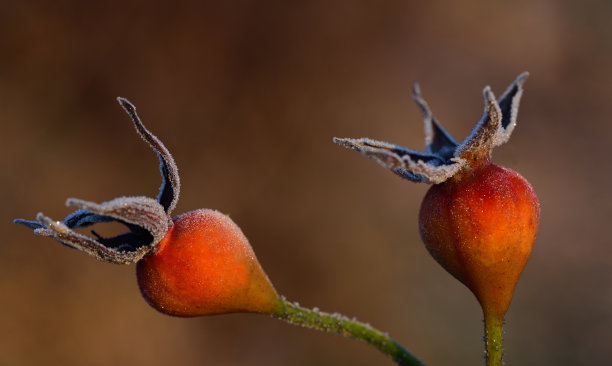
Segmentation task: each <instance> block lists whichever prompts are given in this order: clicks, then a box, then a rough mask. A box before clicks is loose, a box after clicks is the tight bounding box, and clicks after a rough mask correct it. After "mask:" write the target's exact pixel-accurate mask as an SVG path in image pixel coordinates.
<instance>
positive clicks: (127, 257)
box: [16, 213, 150, 264]
mask: <svg viewBox="0 0 612 366" xmlns="http://www.w3.org/2000/svg"><path fill="white" fill-rule="evenodd" d="M36 220H37V222H38V223H39V224H40V227H38V228H36V229H34V234H36V235H40V236H48V237H51V238H53V239H55V240H57V241H58V242H60V243H62V244H64V245H66V246H68V247H71V248H74V249H78V250H80V251H82V252H85V253H87V254H89V255H90V256H92V257H94V258H96V259H97V260H99V261H102V262H107V263H113V264H130V263H135V262H137V261H139V260H140V259H141V258H142V257H144V256H145V255H146V254H147V253H148V252H149V251H150V247H148V246H142V247H132V246H131V245H129V244H127V243H126V244H124V245H120V246H116V247H111V246H107V245H104V244H103V243H100V242H99V241H97V240H95V239H93V238H91V237H89V236H87V235H83V234H80V233H77V232H75V231H73V230H72V229H70V228H69V227H68V226H67V225H66V224H65V223H63V222H61V221H54V220H53V219H51V218H49V217H47V216H45V215H43V214H42V213H39V214H38V215H36ZM17 221H18V220H16V222H17ZM22 221H25V220H22ZM18 223H22V222H18Z"/></svg>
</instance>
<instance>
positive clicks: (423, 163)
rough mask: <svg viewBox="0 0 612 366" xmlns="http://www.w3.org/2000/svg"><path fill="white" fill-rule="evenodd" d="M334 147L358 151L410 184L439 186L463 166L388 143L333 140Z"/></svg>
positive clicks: (453, 160)
mask: <svg viewBox="0 0 612 366" xmlns="http://www.w3.org/2000/svg"><path fill="white" fill-rule="evenodd" d="M333 141H334V142H335V143H337V144H339V145H341V146H344V147H346V148H350V149H352V150H355V151H358V152H360V153H361V154H363V155H365V156H367V157H369V158H370V159H372V160H374V161H376V162H377V163H379V164H380V165H382V166H384V167H386V168H388V169H391V171H393V172H394V173H395V174H397V175H399V176H400V177H402V178H405V179H408V180H411V181H413V182H423V183H441V182H443V181H445V180H446V179H448V178H450V177H451V176H453V175H454V174H455V173H457V171H459V170H460V169H461V166H462V165H463V164H464V162H463V161H462V159H457V158H451V161H450V162H447V161H445V160H444V159H443V158H442V157H441V156H439V155H436V154H434V153H428V152H419V151H414V150H410V149H406V148H405V147H402V146H399V145H394V144H390V143H388V142H383V141H376V140H371V139H369V138H360V139H349V138H336V137H334V140H333Z"/></svg>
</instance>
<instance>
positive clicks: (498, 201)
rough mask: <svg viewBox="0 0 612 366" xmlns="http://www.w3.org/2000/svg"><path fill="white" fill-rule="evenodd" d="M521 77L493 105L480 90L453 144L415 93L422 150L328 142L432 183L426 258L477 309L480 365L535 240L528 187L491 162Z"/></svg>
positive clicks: (424, 212) (495, 349)
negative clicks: (471, 120)
mask: <svg viewBox="0 0 612 366" xmlns="http://www.w3.org/2000/svg"><path fill="white" fill-rule="evenodd" d="M527 76H528V74H527V73H523V74H521V75H520V76H519V77H518V78H517V79H516V81H514V82H513V83H512V84H511V85H510V87H509V88H508V89H507V90H506V92H505V93H504V94H503V95H502V96H501V97H500V98H499V99H497V100H496V99H495V96H494V95H493V92H492V91H491V88H490V87H488V86H487V87H485V88H484V91H483V95H484V101H485V108H484V114H483V116H482V118H481V119H480V121H479V122H478V123H477V124H476V126H475V127H474V129H473V130H472V133H471V134H470V135H469V136H468V137H467V138H466V139H465V140H464V141H463V142H462V143H460V144H459V143H457V142H456V141H455V140H454V139H453V138H452V136H451V135H450V134H449V133H448V132H446V131H445V130H444V129H443V128H442V126H441V125H440V124H439V123H438V121H437V120H436V119H435V117H434V116H433V114H432V113H431V110H430V109H429V106H428V104H427V102H425V100H424V99H423V97H422V96H421V92H420V88H419V86H418V85H417V84H415V86H414V90H413V97H414V100H415V101H416V103H417V104H418V106H419V108H420V109H421V112H422V114H423V119H424V121H425V151H424V152H420V151H415V150H410V149H407V148H405V147H402V146H399V145H395V144H390V143H387V142H382V141H375V140H371V139H369V138H361V139H350V138H334V142H336V143H338V144H340V145H342V146H344V147H347V148H349V149H352V150H355V151H357V152H359V153H361V154H363V155H365V156H367V157H369V158H371V159H373V160H375V161H376V162H378V163H379V164H381V165H382V166H384V167H386V168H388V169H390V170H391V171H393V172H394V173H396V174H397V175H399V176H400V177H402V178H405V179H408V180H410V181H413V182H423V183H432V184H433V185H432V187H430V189H429V190H428V192H427V194H426V195H425V198H424V199H423V203H422V204H421V209H420V212H419V231H420V233H421V237H422V239H423V242H424V243H425V246H426V248H427V250H428V251H429V253H430V254H431V255H432V256H433V257H434V259H435V260H436V261H438V263H440V265H442V267H443V268H444V269H446V270H447V271H448V272H449V273H450V274H452V275H453V276H454V277H455V278H457V279H458V280H459V281H461V282H462V283H463V284H465V285H466V286H467V287H468V288H469V289H470V290H471V291H472V292H473V293H474V295H475V296H476V298H477V299H478V301H479V302H480V304H481V306H482V309H483V313H484V316H485V323H486V335H487V347H486V350H487V364H488V365H498V364H500V363H501V355H502V350H501V325H502V322H503V317H504V315H505V313H506V312H507V310H508V307H509V305H510V302H511V300H512V294H513V292H514V288H515V287H516V284H517V282H518V279H519V277H520V275H521V272H522V271H523V268H524V267H525V264H526V263H527V260H528V258H529V255H530V253H531V248H532V246H533V242H534V240H535V236H536V233H537V228H538V223H539V216H540V206H539V203H538V199H537V197H536V195H535V192H534V190H533V188H532V187H531V185H530V184H529V183H528V182H527V181H526V180H525V179H524V178H523V177H521V176H520V175H519V174H518V173H516V172H514V171H512V170H511V169H508V168H504V167H500V166H498V165H495V164H493V163H491V152H492V150H493V148H494V147H496V146H499V145H501V144H503V143H505V142H507V141H508V139H509V138H510V135H511V134H512V131H513V130H514V128H515V126H516V119H517V113H518V107H519V102H520V99H521V96H522V94H523V83H524V82H525V80H526V79H527Z"/></svg>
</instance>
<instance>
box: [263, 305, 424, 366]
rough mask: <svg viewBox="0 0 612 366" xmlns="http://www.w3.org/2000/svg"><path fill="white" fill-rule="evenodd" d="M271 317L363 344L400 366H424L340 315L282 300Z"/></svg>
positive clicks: (377, 333) (386, 339) (384, 338)
mask: <svg viewBox="0 0 612 366" xmlns="http://www.w3.org/2000/svg"><path fill="white" fill-rule="evenodd" d="M272 316H273V317H275V318H277V319H281V320H284V321H286V322H287V323H291V324H293V325H299V326H302V327H306V328H311V329H316V330H320V331H324V332H330V333H336V334H340V335H342V336H344V337H347V338H353V339H358V340H361V341H364V342H366V343H368V344H370V345H372V346H374V347H376V348H378V350H379V351H381V352H382V353H384V354H386V355H387V356H389V357H391V358H392V359H393V360H394V361H395V362H396V363H397V364H398V365H400V366H416V365H423V363H422V362H421V361H420V360H419V359H418V358H416V357H415V356H413V355H412V354H411V353H410V352H408V351H407V350H406V349H404V347H402V346H401V345H400V344H399V343H397V342H396V341H394V340H393V339H392V338H390V337H389V336H388V335H386V334H383V333H381V332H380V331H378V330H376V329H374V328H372V327H371V326H369V325H367V324H364V323H361V322H359V321H356V320H351V319H348V318H347V317H345V316H343V315H339V314H328V313H324V312H321V311H318V310H311V309H306V308H303V307H301V306H299V305H297V304H293V303H290V302H288V301H286V300H285V299H283V300H282V304H281V306H280V307H279V310H278V311H277V312H276V313H275V314H273V315H272Z"/></svg>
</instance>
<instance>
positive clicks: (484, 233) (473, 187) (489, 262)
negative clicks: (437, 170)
mask: <svg viewBox="0 0 612 366" xmlns="http://www.w3.org/2000/svg"><path fill="white" fill-rule="evenodd" d="M539 218H540V207H539V203H538V199H537V197H536V195H535V192H534V190H533V188H532V187H531V185H530V184H529V183H528V182H527V181H526V180H525V179H524V178H523V177H521V176H520V175H519V174H518V173H516V172H515V171H513V170H511V169H508V168H504V167H500V166H497V165H494V164H491V163H489V162H486V163H485V164H483V165H481V166H479V167H477V168H475V169H473V170H472V171H469V172H466V173H464V174H462V175H461V176H460V177H454V178H451V179H449V180H447V181H446V182H444V183H441V184H437V185H433V186H432V187H431V188H430V189H429V191H428V192H427V194H426V195H425V198H424V199H423V202H422V205H421V210H420V212H419V230H420V233H421V237H422V239H423V242H424V243H425V246H426V247H427V250H428V251H429V253H431V255H432V256H433V257H434V258H435V259H436V261H438V263H440V264H441V265H442V267H444V268H445V269H446V270H447V271H448V272H449V273H450V274H452V275H453V276H454V277H455V278H457V279H458V280H459V281H461V282H462V283H463V284H465V285H466V286H467V287H468V288H469V289H470V290H471V291H472V292H473V293H474V295H476V298H477V299H478V301H479V302H480V304H481V306H482V308H483V312H484V313H485V314H487V315H491V316H497V317H503V315H504V314H505V313H506V311H507V310H508V306H509V305H510V301H511V300H512V294H513V292H514V288H515V286H516V283H517V282H518V279H519V277H520V274H521V272H522V271H523V268H524V267H525V264H526V263H527V259H528V258H529V255H530V254H531V248H532V246H533V242H534V240H535V236H536V233H537V228H538V223H539Z"/></svg>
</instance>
